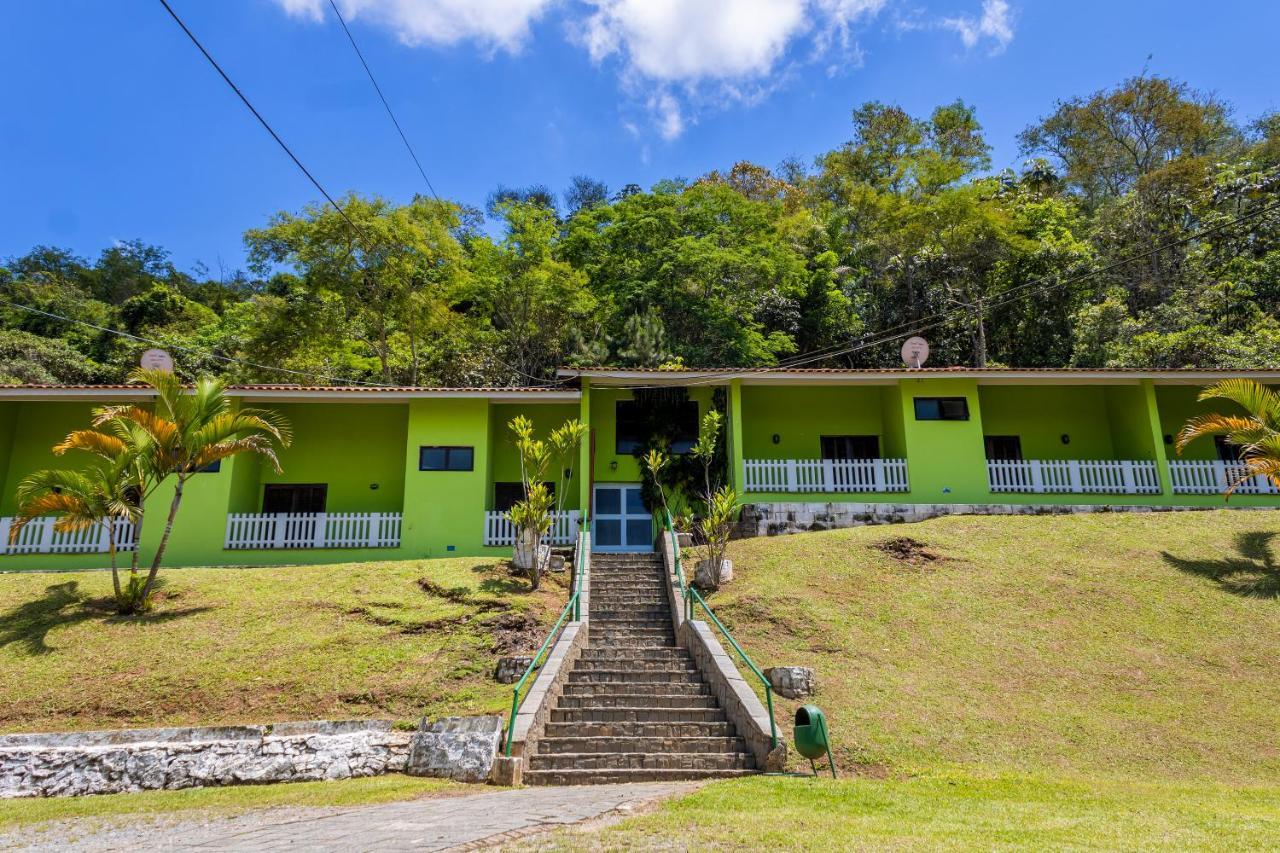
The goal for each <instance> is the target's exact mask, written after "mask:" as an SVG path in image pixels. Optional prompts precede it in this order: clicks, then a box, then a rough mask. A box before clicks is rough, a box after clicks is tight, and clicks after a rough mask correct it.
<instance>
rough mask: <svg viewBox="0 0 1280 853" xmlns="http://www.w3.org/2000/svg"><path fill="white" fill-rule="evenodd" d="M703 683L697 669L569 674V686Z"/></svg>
mask: <svg viewBox="0 0 1280 853" xmlns="http://www.w3.org/2000/svg"><path fill="white" fill-rule="evenodd" d="M695 680H696V681H699V682H700V681H701V680H702V679H701V677H700V676H699V675H698V671H697V669H689V670H668V669H659V670H653V671H645V670H634V669H590V670H588V669H578V668H577V667H574V669H573V671H571V672H570V673H569V681H568V683H569V684H636V685H640V684H648V685H654V684H682V683H688V682H690V681H695Z"/></svg>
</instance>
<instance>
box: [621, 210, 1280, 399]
mask: <svg viewBox="0 0 1280 853" xmlns="http://www.w3.org/2000/svg"><path fill="white" fill-rule="evenodd" d="M1277 209H1280V201H1276V202H1272V203H1271V204H1268V205H1264V206H1262V207H1259V208H1257V209H1255V210H1251V211H1249V212H1248V213H1243V214H1241V215H1239V216H1237V217H1234V218H1232V219H1229V220H1227V221H1225V222H1220V223H1218V224H1217V225H1213V226H1211V227H1209V228H1204V229H1202V230H1200V231H1196V232H1194V233H1192V234H1188V235H1187V236H1185V237H1180V238H1178V239H1177V240H1171V241H1169V242H1167V243H1163V244H1161V245H1158V246H1156V247H1154V248H1152V249H1148V250H1147V251H1145V252H1139V253H1137V254H1134V255H1130V256H1128V257H1125V258H1121V259H1119V260H1117V261H1113V262H1112V263H1110V264H1107V265H1106V266H1103V267H1099V268H1097V269H1094V270H1090V271H1088V272H1085V273H1081V274H1080V275H1077V276H1072V277H1070V278H1066V279H1059V280H1057V281H1054V282H1052V283H1049V284H1041V283H1043V282H1047V281H1048V280H1049V278H1050V277H1049V276H1042V277H1041V278H1038V279H1032V280H1031V281H1029V282H1026V283H1024V284H1020V285H1018V286H1016V287H1012V288H1010V289H1009V290H1007V291H1005V293H1004V294H1002V295H1001V297H998V298H997V299H995V300H994V301H992V302H991V303H990V304H989V305H988V306H987V307H988V310H994V309H996V308H999V307H1001V306H1003V305H1007V304H1009V303H1011V302H1015V301H1018V300H1020V299H1023V298H1025V297H1027V296H1030V295H1032V294H1033V293H1036V292H1048V291H1050V290H1055V289H1057V288H1060V287H1065V286H1067V285H1069V284H1075V283H1078V282H1081V281H1085V280H1087V279H1090V278H1093V277H1094V276H1098V275H1102V274H1104V273H1108V272H1111V271H1113V270H1115V269H1118V268H1120V267H1122V266H1125V265H1127V264H1131V263H1133V262H1135V261H1141V260H1145V259H1146V258H1149V257H1151V256H1152V255H1155V254H1158V253H1160V252H1163V251H1165V250H1167V249H1173V248H1177V247H1179V246H1183V245H1186V244H1188V243H1192V242H1194V241H1196V240H1200V239H1202V238H1204V237H1207V236H1209V235H1210V234H1214V233H1217V232H1218V231H1222V230H1223V229H1226V228H1231V227H1234V226H1236V225H1239V224H1241V223H1243V222H1247V221H1249V220H1250V219H1254V218H1256V217H1258V216H1262V215H1263V214H1265V213H1269V212H1271V211H1273V210H1277ZM1037 284H1041V286H1039V287H1036V285H1037ZM1018 291H1026V292H1024V293H1021V294H1018ZM967 313H968V312H966V311H965V310H964V309H957V310H955V311H950V312H941V313H938V314H933V315H930V316H927V317H923V318H920V319H918V320H911V321H908V322H905V323H899V324H898V325H897V326H891V327H889V328H888V329H884V330H881V331H880V332H877V333H876V334H875V335H874V336H872V337H871V338H870V339H868V338H866V337H864V338H861V339H859V341H858V343H856V344H853V345H851V346H848V347H841V348H836V349H834V351H832V348H831V347H826V348H824V349H823V350H818V351H816V352H815V353H803V354H801V355H798V356H796V357H794V358H792V359H786V360H784V361H783V362H779V363H778V364H777V365H773V366H769V367H746V368H743V369H742V370H741V371H735V373H737V374H753V373H767V372H769V371H771V370H778V369H794V368H796V367H799V366H801V365H805V364H812V363H813V362H815V361H822V360H823V359H827V358H836V357H839V356H842V355H849V354H852V353H855V352H860V351H862V350H865V349H870V348H871V347H876V346H882V345H883V344H886V343H890V342H891V341H896V340H900V339H902V338H906V337H910V336H911V335H914V334H919V333H920V332H924V331H928V330H929V329H934V328H937V327H939V326H944V325H946V324H947V323H949V322H951V321H952V320H953V319H955V317H956V316H957V315H964V314H967ZM935 318H936V319H937V321H936V322H932V323H926V322H925V321H928V320H933V319H935ZM904 329H905V330H906V331H900V330H904ZM693 373H694V376H695V377H696V378H698V379H701V380H702V381H695V382H686V383H682V384H683V385H685V386H686V387H693V386H696V385H714V384H719V383H721V382H723V381H724V374H723V373H706V372H704V373H703V374H702V376H701V377H697V372H696V371H693ZM673 375H675V372H673ZM610 387H619V388H626V389H631V390H639V389H647V388H662V387H667V386H666V385H622V386H610Z"/></svg>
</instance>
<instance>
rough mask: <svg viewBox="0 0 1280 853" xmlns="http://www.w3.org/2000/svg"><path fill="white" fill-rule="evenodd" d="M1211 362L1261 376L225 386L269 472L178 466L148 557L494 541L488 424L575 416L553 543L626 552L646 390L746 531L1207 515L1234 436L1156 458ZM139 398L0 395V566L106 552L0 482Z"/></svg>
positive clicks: (103, 558) (579, 374)
mask: <svg viewBox="0 0 1280 853" xmlns="http://www.w3.org/2000/svg"><path fill="white" fill-rule="evenodd" d="M1233 375H1243V376H1250V377H1252V378H1254V379H1256V380H1258V381H1260V382H1265V383H1269V384H1273V385H1275V384H1280V370H1269V371H1253V372H1249V371H1237V372H1231V373H1228V372H1219V371H1201V370H1186V371H1146V370H1023V369H1017V370H1011V369H1010V370H1004V369H989V370H976V369H963V368H937V369H930V368H922V369H897V370H825V369H768V370H765V369H720V370H688V371H679V372H672V371H651V370H621V369H607V368H600V369H588V370H563V371H561V372H560V380H561V383H560V384H559V385H557V386H555V387H550V388H506V389H495V388H477V389H456V388H455V389H440V388H390V389H387V388H307V387H298V386H290V385H254V386H235V387H233V388H232V389H231V394H232V396H233V398H234V399H235V400H236V401H237V403H239V404H243V405H246V406H261V407H267V408H271V409H274V410H277V411H279V412H280V413H281V414H283V415H285V416H287V417H288V418H289V420H290V421H291V422H292V424H293V428H294V443H293V445H292V446H291V447H289V448H288V449H286V450H284V451H283V452H282V453H281V457H280V461H281V464H282V466H283V468H284V473H283V474H276V473H275V472H274V471H273V470H272V469H271V468H270V467H269V466H265V465H262V464H260V463H259V462H258V460H257V459H254V458H249V457H243V458H235V459H231V460H228V461H226V462H224V463H223V464H222V465H221V466H220V467H219V468H218V469H217V470H211V471H206V472H202V473H201V474H199V475H198V476H196V477H193V478H192V479H191V481H189V483H188V486H187V491H186V494H185V496H184V499H183V504H182V508H181V511H180V513H179V517H178V523H177V524H176V526H175V528H174V533H173V536H172V538H171V541H170V545H169V548H168V550H167V552H166V554H165V562H166V564H169V565H175V566H177V565H246V564H249V565H264V564H272V563H319V562H345V561H351V560H368V559H407V558H414V557H439V556H450V555H458V556H462V555H480V554H500V553H505V552H508V551H509V550H510V547H511V544H512V542H513V540H514V535H515V531H514V530H512V529H511V525H510V524H509V522H507V521H506V519H505V515H504V510H505V509H506V508H507V507H508V506H509V505H510V503H511V502H512V501H513V500H514V499H515V498H516V496H517V495H518V493H519V486H518V482H519V479H520V470H519V460H518V458H517V455H516V452H515V448H514V446H513V445H512V443H511V440H510V433H509V431H508V430H507V428H506V424H507V422H508V421H510V420H511V419H512V418H513V417H515V416H516V415H517V414H523V415H526V416H527V417H529V418H530V419H531V420H532V421H533V422H534V424H535V426H536V428H537V430H538V431H539V433H540V434H544V435H545V434H546V433H547V432H549V431H550V429H552V428H553V427H555V426H557V425H559V424H560V423H563V422H564V421H565V420H567V419H569V418H575V417H576V418H579V419H581V420H582V421H583V422H584V423H587V424H588V425H589V427H590V440H589V441H587V442H585V443H584V445H583V447H582V450H581V453H580V457H579V459H578V460H576V464H573V465H572V466H570V468H569V472H570V477H569V483H570V487H569V493H568V494H567V495H565V502H564V505H565V512H564V513H563V515H562V516H561V517H560V518H558V519H557V521H556V525H555V527H554V528H553V531H552V535H553V539H554V541H556V542H559V543H564V544H568V543H569V542H570V541H572V539H573V535H574V533H575V532H576V530H577V528H578V525H579V524H581V523H588V522H585V519H587V518H588V517H589V518H590V521H589V523H590V524H591V526H592V532H593V537H592V542H593V547H595V548H596V549H599V550H616V551H625V550H646V549H649V548H651V547H652V543H653V538H654V531H653V522H652V519H651V517H650V514H649V511H648V510H647V509H646V508H645V506H644V503H643V501H642V500H641V497H640V489H639V483H640V480H641V475H640V469H639V465H638V462H637V459H636V457H635V455H633V449H634V448H635V447H637V446H638V445H639V444H640V443H641V442H643V440H644V438H645V436H644V434H643V432H644V429H646V426H645V424H650V425H651V424H652V417H651V415H652V411H651V410H650V408H651V406H652V401H653V400H655V399H661V400H663V401H665V402H663V404H662V405H663V410H662V411H663V413H664V414H663V417H664V419H665V421H664V422H665V423H667V427H666V429H667V433H668V435H669V436H670V437H671V438H672V439H673V448H674V449H675V450H676V451H677V452H678V451H680V450H683V449H687V447H688V445H689V444H690V443H691V439H692V436H693V435H694V434H696V429H697V422H698V418H699V416H700V415H701V413H702V412H704V411H705V410H706V409H707V408H708V407H709V406H717V407H720V408H722V409H723V410H724V412H725V414H726V423H727V450H728V476H729V480H730V482H731V483H732V484H733V485H734V487H735V488H736V489H737V490H738V492H739V493H740V494H741V495H742V496H743V503H744V504H745V505H747V516H748V517H751V518H762V519H766V520H767V523H762V524H761V528H760V529H761V530H764V529H765V528H766V527H768V529H770V530H772V529H774V528H775V527H776V528H777V529H796V524H795V522H796V520H797V519H799V520H800V522H801V524H800V526H801V527H803V526H806V525H808V523H809V520H811V519H813V518H822V519H825V520H826V521H827V522H831V523H835V524H839V523H842V522H840V521H839V519H841V518H848V519H858V518H863V519H865V518H869V517H870V518H874V517H875V516H876V515H877V513H878V511H879V510H880V509H883V510H884V511H885V513H886V517H893V516H894V515H897V516H898V517H903V516H906V517H911V515H912V512H913V510H918V509H922V508H927V513H926V514H936V513H938V512H946V511H969V512H973V511H977V512H999V511H1021V510H1020V509H1019V508H1032V507H1034V508H1037V509H1039V508H1045V507H1053V506H1107V507H1113V508H1118V507H1219V506H1222V505H1223V497H1222V492H1223V491H1224V489H1225V487H1226V485H1227V483H1228V482H1230V481H1231V480H1233V479H1234V476H1233V471H1234V469H1235V465H1234V460H1235V458H1236V455H1235V454H1236V449H1235V448H1233V447H1231V446H1229V445H1226V444H1224V443H1222V442H1218V443H1216V444H1215V443H1214V442H1212V441H1209V440H1202V441H1200V442H1198V443H1197V444H1196V445H1193V446H1192V447H1190V448H1188V451H1187V452H1186V453H1184V454H1183V455H1181V456H1178V455H1177V454H1176V453H1175V452H1174V448H1173V436H1174V435H1175V434H1176V433H1177V432H1178V430H1179V429H1180V428H1181V426H1182V424H1183V423H1185V421H1186V420H1187V419H1188V418H1189V417H1191V416H1192V415H1194V414H1197V413H1200V412H1205V411H1209V410H1210V407H1209V406H1208V405H1207V404H1201V403H1197V402H1196V395H1197V393H1198V392H1199V390H1200V389H1201V388H1202V387H1204V386H1205V385H1207V384H1210V383H1212V382H1216V381H1218V380H1220V379H1223V378H1225V377H1227V376H1233ZM146 397H147V391H146V390H145V389H140V388H137V387H133V386H124V385H118V386H92V387H90V386H84V387H66V386H60V387H48V386H6V387H3V388H0V483H3V492H2V493H0V534H3V539H2V540H0V549H2V550H3V555H2V556H0V569H41V568H84V567H91V566H101V565H106V562H107V555H106V553H105V550H106V546H105V539H106V537H105V535H103V532H102V531H98V530H92V531H86V532H83V533H77V534H62V533H57V532H56V531H54V530H53V529H52V524H51V522H52V519H47V520H41V521H38V522H35V523H32V524H30V525H28V526H27V527H25V528H23V530H22V531H21V532H20V535H19V536H18V538H17V539H16V541H14V542H12V543H10V542H9V538H8V527H9V520H10V518H11V517H12V515H13V513H14V512H15V509H16V507H15V499H14V493H15V489H16V487H17V484H18V482H19V481H20V480H21V479H22V478H23V477H25V476H27V475H28V474H30V473H31V472H32V471H34V470H36V469H39V468H47V467H57V466H63V465H65V466H71V465H74V464H76V461H77V460H75V459H74V458H72V456H70V455H68V456H65V457H61V458H58V457H54V456H53V455H52V453H51V452H50V448H51V446H52V445H53V444H55V443H56V442H57V441H59V440H60V439H61V438H62V437H63V436H65V435H66V434H67V433H68V432H70V431H71V430H73V429H78V428H82V427H84V426H86V425H87V424H88V421H89V415H90V412H91V410H92V409H93V408H94V407H96V406H100V405H104V404H107V403H116V402H122V401H126V400H142V401H145V399H146ZM647 415H648V417H647ZM152 500H153V501H155V502H156V508H155V509H154V510H153V511H152V512H149V513H148V516H149V521H150V523H148V524H147V525H146V527H145V528H144V531H143V540H144V541H143V547H144V550H150V547H151V546H153V545H154V544H155V540H156V539H157V538H158V537H159V535H160V527H161V524H160V522H159V520H158V519H159V518H161V517H162V516H163V514H164V511H163V509H161V507H166V508H167V503H168V496H166V495H164V494H157V495H155V496H154V497H153V498H152ZM1231 505H1232V506H1244V507H1280V492H1278V490H1277V489H1276V488H1275V486H1274V485H1272V484H1270V483H1268V482H1266V481H1265V480H1256V481H1251V482H1249V483H1247V484H1245V485H1244V486H1242V487H1241V488H1240V489H1238V490H1237V492H1236V494H1235V495H1234V496H1233V497H1232V499H1231ZM833 520H834V521H833ZM788 521H789V522H790V527H789V528H788V524H787V522H788ZM122 532H123V533H124V535H125V538H126V539H129V538H131V533H130V531H128V530H123V531H122Z"/></svg>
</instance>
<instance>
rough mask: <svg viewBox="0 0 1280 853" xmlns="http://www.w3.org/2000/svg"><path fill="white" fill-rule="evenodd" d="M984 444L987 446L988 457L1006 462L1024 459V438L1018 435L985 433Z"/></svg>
mask: <svg viewBox="0 0 1280 853" xmlns="http://www.w3.org/2000/svg"><path fill="white" fill-rule="evenodd" d="M982 442H983V444H985V445H986V447H987V458H988V459H998V460H1001V461H1005V462H1020V461H1021V460H1022V438H1021V437H1019V436H1016V435H984V436H983V437H982Z"/></svg>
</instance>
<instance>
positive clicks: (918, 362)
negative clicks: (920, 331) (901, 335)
mask: <svg viewBox="0 0 1280 853" xmlns="http://www.w3.org/2000/svg"><path fill="white" fill-rule="evenodd" d="M928 360H929V342H928V341H926V340H925V339H924V338H922V337H919V336H918V335H917V336H916V337H913V338H907V339H906V341H905V342H903V344H902V363H903V364H905V365H906V366H907V367H924V363H925V362H926V361H928Z"/></svg>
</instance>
